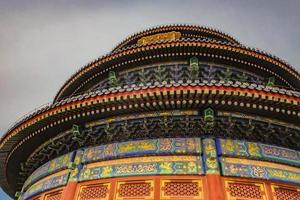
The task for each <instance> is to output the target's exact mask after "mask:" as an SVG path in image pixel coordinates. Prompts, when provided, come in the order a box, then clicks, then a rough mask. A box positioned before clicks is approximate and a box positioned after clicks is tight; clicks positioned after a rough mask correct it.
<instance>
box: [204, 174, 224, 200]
mask: <svg viewBox="0 0 300 200" xmlns="http://www.w3.org/2000/svg"><path fill="white" fill-rule="evenodd" d="M206 180H207V190H208V191H207V193H208V199H209V200H225V199H226V195H225V191H224V186H223V184H222V179H221V176H220V175H218V174H207V175H206Z"/></svg>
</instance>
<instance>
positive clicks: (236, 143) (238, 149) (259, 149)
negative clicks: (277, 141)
mask: <svg viewBox="0 0 300 200" xmlns="http://www.w3.org/2000/svg"><path fill="white" fill-rule="evenodd" d="M217 145H218V150H219V152H218V154H219V155H220V156H228V157H245V158H250V159H258V160H269V161H275V162H279V163H285V164H290V165H295V166H300V152H298V151H295V150H291V149H286V148H282V147H277V146H272V145H267V144H261V143H254V142H246V141H241V140H231V139H217Z"/></svg>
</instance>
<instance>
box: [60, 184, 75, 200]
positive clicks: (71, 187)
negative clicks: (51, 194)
mask: <svg viewBox="0 0 300 200" xmlns="http://www.w3.org/2000/svg"><path fill="white" fill-rule="evenodd" d="M76 187H77V182H74V181H71V182H69V183H68V184H67V186H66V187H65V189H64V190H63V194H62V199H63V200H74V199H75V192H76Z"/></svg>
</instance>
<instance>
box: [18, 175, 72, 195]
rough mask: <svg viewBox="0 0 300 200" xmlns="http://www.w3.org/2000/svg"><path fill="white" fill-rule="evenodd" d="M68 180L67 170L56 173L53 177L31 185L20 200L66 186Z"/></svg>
mask: <svg viewBox="0 0 300 200" xmlns="http://www.w3.org/2000/svg"><path fill="white" fill-rule="evenodd" d="M68 178H69V170H67V171H64V172H63V173H58V174H57V175H55V176H50V177H49V178H46V179H43V180H41V181H39V182H37V183H35V184H33V185H32V186H31V187H30V188H29V189H28V190H27V191H26V192H25V193H24V194H23V195H22V198H21V199H22V200H25V199H28V198H30V197H32V196H34V195H36V194H39V193H41V192H44V191H47V190H50V189H53V188H57V187H60V186H64V185H66V184H67V182H68Z"/></svg>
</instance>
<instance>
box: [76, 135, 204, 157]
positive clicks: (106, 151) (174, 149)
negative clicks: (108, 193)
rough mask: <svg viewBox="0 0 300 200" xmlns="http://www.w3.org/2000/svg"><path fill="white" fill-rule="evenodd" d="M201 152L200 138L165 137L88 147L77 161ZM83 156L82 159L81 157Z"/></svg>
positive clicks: (79, 155)
mask: <svg viewBox="0 0 300 200" xmlns="http://www.w3.org/2000/svg"><path fill="white" fill-rule="evenodd" d="M200 153H201V140H200V138H165V139H152V140H139V141H129V142H122V143H114V144H108V145H102V146H97V147H91V148H86V149H84V150H83V152H77V155H76V158H75V161H76V162H80V161H79V160H81V162H82V163H90V162H95V161H100V160H107V159H112V158H120V157H129V156H131V157H132V156H143V155H170V154H199V155H200ZM80 157H81V159H80Z"/></svg>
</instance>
